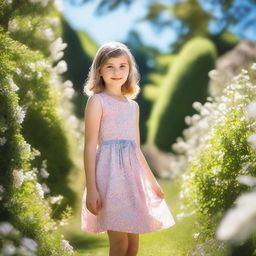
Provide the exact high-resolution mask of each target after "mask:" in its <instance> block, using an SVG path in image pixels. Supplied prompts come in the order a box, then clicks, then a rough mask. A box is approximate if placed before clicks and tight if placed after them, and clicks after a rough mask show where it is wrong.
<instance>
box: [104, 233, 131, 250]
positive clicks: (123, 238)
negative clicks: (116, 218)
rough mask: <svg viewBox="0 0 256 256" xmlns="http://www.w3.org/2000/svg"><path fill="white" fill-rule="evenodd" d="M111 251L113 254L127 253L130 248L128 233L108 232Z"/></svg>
mask: <svg viewBox="0 0 256 256" xmlns="http://www.w3.org/2000/svg"><path fill="white" fill-rule="evenodd" d="M108 235H109V245H110V251H111V252H112V253H111V254H113V255H125V254H126V252H127V249H128V237H127V234H126V233H121V232H113V231H112V232H111V231H110V232H108Z"/></svg>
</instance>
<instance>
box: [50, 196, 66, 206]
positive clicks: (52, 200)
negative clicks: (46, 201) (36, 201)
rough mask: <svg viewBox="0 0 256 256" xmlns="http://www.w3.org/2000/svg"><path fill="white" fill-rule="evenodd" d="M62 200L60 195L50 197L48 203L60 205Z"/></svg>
mask: <svg viewBox="0 0 256 256" xmlns="http://www.w3.org/2000/svg"><path fill="white" fill-rule="evenodd" d="M62 199H63V196H62V195H58V196H52V197H51V198H50V203H51V204H55V203H60V201H61V200H62Z"/></svg>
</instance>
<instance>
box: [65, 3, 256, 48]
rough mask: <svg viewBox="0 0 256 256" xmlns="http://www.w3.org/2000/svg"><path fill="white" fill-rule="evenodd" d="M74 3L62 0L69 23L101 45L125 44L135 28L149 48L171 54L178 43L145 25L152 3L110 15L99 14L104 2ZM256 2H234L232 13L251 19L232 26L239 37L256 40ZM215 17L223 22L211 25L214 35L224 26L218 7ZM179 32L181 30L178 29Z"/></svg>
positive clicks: (170, 33)
mask: <svg viewBox="0 0 256 256" xmlns="http://www.w3.org/2000/svg"><path fill="white" fill-rule="evenodd" d="M172 1H175V0H158V2H163V3H167V2H168V3H170V2H172ZM70 2H71V0H62V13H63V15H64V16H65V17H66V19H67V20H68V22H69V24H70V25H71V26H72V27H73V28H74V29H78V30H82V31H84V32H86V33H87V34H88V35H89V36H90V37H91V38H92V39H93V40H94V41H95V42H96V43H97V44H98V45H101V44H104V43H106V42H109V41H121V42H124V41H125V40H126V38H127V35H128V33H129V31H130V30H131V29H135V30H136V31H138V32H139V34H140V35H141V40H142V42H143V44H144V45H146V46H153V47H155V48H157V49H158V50H159V51H160V52H162V53H169V52H170V49H169V45H170V44H172V43H174V42H175V41H176V40H177V35H178V33H176V32H175V30H174V29H173V30H172V29H170V27H169V28H168V27H166V28H163V29H161V31H156V30H155V28H154V27H153V26H152V25H150V23H149V22H146V21H144V22H141V21H138V19H140V18H142V17H143V16H144V15H145V13H146V11H147V8H146V6H147V5H148V2H149V0H138V1H134V2H133V3H132V4H131V5H130V6H126V5H121V6H119V7H118V8H117V9H116V10H114V11H110V12H107V13H106V14H104V15H102V16H97V15H95V10H96V7H97V6H98V3H99V2H100V0H91V1H88V2H87V3H86V4H84V5H82V6H76V5H72V4H71V3H70ZM200 2H201V5H202V6H203V7H204V8H205V10H208V11H211V10H212V9H211V4H212V3H211V1H204V0H200ZM252 2H253V0H234V3H235V6H237V7H234V8H232V9H230V12H231V13H232V12H236V11H237V9H236V8H238V9H240V10H242V9H241V7H242V6H243V7H246V9H244V10H246V12H247V16H246V17H245V18H244V19H242V20H241V22H239V23H238V24H236V25H235V26H230V27H229V29H230V31H231V32H232V33H234V34H236V35H237V36H238V37H239V38H241V39H242V38H243V39H250V40H253V41H256V18H255V17H256V6H255V3H252ZM214 11H215V13H213V14H214V16H216V17H218V18H219V19H217V20H215V21H211V22H210V23H209V26H210V27H209V29H210V31H212V32H213V33H214V31H215V32H217V33H218V31H219V30H220V28H221V26H222V20H221V19H220V18H221V12H220V10H218V8H216V6H215V8H214ZM178 29H179V28H178Z"/></svg>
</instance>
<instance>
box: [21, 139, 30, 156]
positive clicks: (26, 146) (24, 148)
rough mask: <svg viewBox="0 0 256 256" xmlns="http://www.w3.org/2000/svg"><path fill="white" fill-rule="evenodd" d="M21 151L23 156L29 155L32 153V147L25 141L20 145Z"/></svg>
mask: <svg viewBox="0 0 256 256" xmlns="http://www.w3.org/2000/svg"><path fill="white" fill-rule="evenodd" d="M20 151H21V152H22V154H29V153H30V152H31V145H30V144H28V143H26V142H25V141H24V142H23V143H22V144H21V145H20Z"/></svg>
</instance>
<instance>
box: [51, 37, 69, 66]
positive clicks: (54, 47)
mask: <svg viewBox="0 0 256 256" xmlns="http://www.w3.org/2000/svg"><path fill="white" fill-rule="evenodd" d="M66 47H67V43H63V40H62V38H61V37H59V38H57V39H56V40H55V41H53V42H52V43H51V44H50V52H51V59H52V60H53V61H57V60H59V59H61V58H62V57H63V55H64V52H63V50H64V49H65V48H66Z"/></svg>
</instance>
